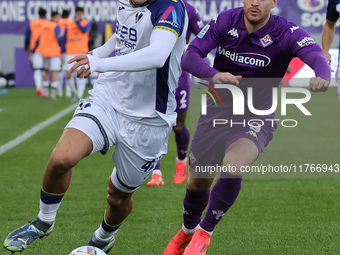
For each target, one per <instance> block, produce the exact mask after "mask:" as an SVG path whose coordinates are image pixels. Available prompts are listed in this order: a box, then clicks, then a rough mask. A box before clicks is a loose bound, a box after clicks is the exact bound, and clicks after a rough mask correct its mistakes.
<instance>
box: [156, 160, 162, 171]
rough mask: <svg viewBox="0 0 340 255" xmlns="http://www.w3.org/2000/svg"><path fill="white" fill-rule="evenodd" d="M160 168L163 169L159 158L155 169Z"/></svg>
mask: <svg viewBox="0 0 340 255" xmlns="http://www.w3.org/2000/svg"><path fill="white" fill-rule="evenodd" d="M157 169H158V170H160V169H161V161H160V160H159V161H158V162H157V164H156V166H155V169H154V170H157Z"/></svg>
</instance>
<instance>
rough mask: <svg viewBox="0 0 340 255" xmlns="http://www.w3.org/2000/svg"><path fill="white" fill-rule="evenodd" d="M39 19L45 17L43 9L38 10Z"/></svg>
mask: <svg viewBox="0 0 340 255" xmlns="http://www.w3.org/2000/svg"><path fill="white" fill-rule="evenodd" d="M38 13H39V17H40V18H45V17H46V10H45V9H44V8H39V11H38Z"/></svg>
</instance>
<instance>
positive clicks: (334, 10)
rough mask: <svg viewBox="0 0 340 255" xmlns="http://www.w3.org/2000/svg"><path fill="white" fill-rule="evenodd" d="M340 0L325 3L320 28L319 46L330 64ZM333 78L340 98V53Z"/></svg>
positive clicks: (330, 0)
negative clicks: (325, 7)
mask: <svg viewBox="0 0 340 255" xmlns="http://www.w3.org/2000/svg"><path fill="white" fill-rule="evenodd" d="M339 12H340V0H329V1H328V5H327V15H326V23H325V25H324V27H323V30H322V37H321V47H322V51H323V54H324V55H325V57H326V59H327V61H328V63H329V64H331V54H330V53H329V49H330V48H331V45H332V43H333V40H334V36H335V27H336V23H337V21H338V19H339ZM339 50H340V46H339ZM335 80H336V82H337V84H338V94H339V100H340V54H339V55H338V66H337V69H336V72H335Z"/></svg>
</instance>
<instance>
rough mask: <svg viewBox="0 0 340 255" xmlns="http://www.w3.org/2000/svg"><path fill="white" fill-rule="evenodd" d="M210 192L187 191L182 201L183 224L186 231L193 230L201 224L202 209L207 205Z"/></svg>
mask: <svg viewBox="0 0 340 255" xmlns="http://www.w3.org/2000/svg"><path fill="white" fill-rule="evenodd" d="M209 193H210V190H207V191H204V192H191V191H189V190H188V189H187V191H186V193H185V197H184V201H183V220H184V221H183V223H184V226H185V227H186V228H187V229H194V228H196V227H197V225H198V224H199V223H200V222H201V217H202V213H203V211H204V209H205V208H206V207H207V205H208V201H209Z"/></svg>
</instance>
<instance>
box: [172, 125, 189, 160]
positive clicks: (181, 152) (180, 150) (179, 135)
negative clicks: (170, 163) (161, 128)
mask: <svg viewBox="0 0 340 255" xmlns="http://www.w3.org/2000/svg"><path fill="white" fill-rule="evenodd" d="M175 140H176V144H177V157H178V159H179V160H183V159H185V157H186V156H187V152H188V146H189V141H190V133H189V129H188V128H187V127H186V126H185V127H184V128H183V129H182V130H181V131H180V132H175Z"/></svg>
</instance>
